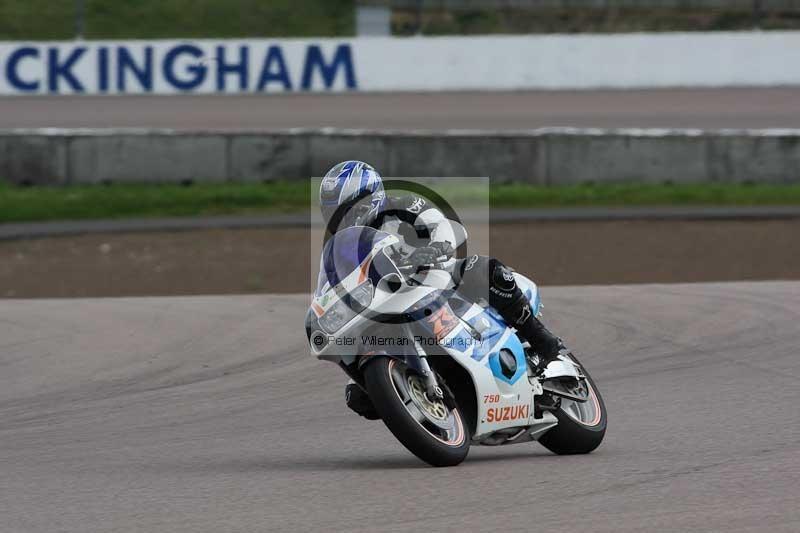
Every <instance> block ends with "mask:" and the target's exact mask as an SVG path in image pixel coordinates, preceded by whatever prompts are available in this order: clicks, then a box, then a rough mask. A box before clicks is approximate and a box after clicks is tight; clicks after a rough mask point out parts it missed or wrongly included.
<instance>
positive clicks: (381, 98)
mask: <svg viewBox="0 0 800 533" xmlns="http://www.w3.org/2000/svg"><path fill="white" fill-rule="evenodd" d="M559 126H571V127H598V128H627V127H633V128H705V129H718V128H796V127H800V88H760V89H660V90H630V91H620V90H617V91H613V90H593V91H521V92H494V93H491V92H456V93H357V94H293V95H244V96H232V95H229V96H217V95H207V96H197V95H191V96H190V95H186V96H74V97H64V96H55V97H53V96H35V97H11V98H0V129H4V128H39V127H60V128H77V127H93V128H116V127H158V128H175V129H208V128H213V129H237V128H256V129H283V128H295V127H305V128H320V127H338V128H381V129H395V130H414V129H422V130H445V129H489V130H493V129H496V130H523V129H531V128H539V127H559Z"/></svg>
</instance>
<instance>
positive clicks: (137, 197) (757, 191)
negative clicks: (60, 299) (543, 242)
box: [0, 181, 800, 223]
mask: <svg viewBox="0 0 800 533" xmlns="http://www.w3.org/2000/svg"><path fill="white" fill-rule="evenodd" d="M440 192H441V191H440ZM309 194H310V190H309V183H308V182H306V181H297V182H270V183H252V184H229V183H224V184H194V185H190V186H183V185H120V184H114V185H81V186H73V187H64V188H57V187H15V186H11V185H7V184H2V183H0V223H8V222H28V221H44V220H80V219H83V220H86V219H104V218H133V217H172V216H204V215H231V214H257V213H282V212H283V213H285V212H298V211H305V210H308V208H309V205H310V200H309ZM465 194H467V195H469V194H471V193H470V192H469V191H467V192H466V193H465V191H463V190H461V191H459V195H460V197H459V198H458V200H459V202H460V203H461V205H463V203H464V202H463V200H464V195H465ZM475 194H476V195H477V194H479V193H478V192H476V193H475ZM657 205H716V206H726V205H727V206H731V205H738V206H747V205H751V206H752V205H800V185H748V184H735V185H733V184H731V185H719V184H701V185H641V184H614V185H570V186H558V187H540V186H532V185H523V184H505V185H496V186H492V189H491V206H492V207H495V208H502V207H516V208H522V207H580V206H657Z"/></svg>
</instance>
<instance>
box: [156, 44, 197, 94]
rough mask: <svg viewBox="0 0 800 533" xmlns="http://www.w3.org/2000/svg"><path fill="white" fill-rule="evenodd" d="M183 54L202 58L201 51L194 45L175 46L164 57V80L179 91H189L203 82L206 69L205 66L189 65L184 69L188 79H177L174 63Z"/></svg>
mask: <svg viewBox="0 0 800 533" xmlns="http://www.w3.org/2000/svg"><path fill="white" fill-rule="evenodd" d="M183 54H186V55H190V56H192V57H194V58H196V59H200V58H201V57H203V51H202V50H201V49H200V48H198V47H196V46H194V45H191V44H182V45H180V46H176V47H175V48H173V49H172V50H170V51H169V52H167V55H166V56H165V57H164V64H163V71H164V78H165V79H166V80H167V83H169V84H170V85H172V86H173V87H175V88H176V89H180V90H181V91H190V90H192V89H194V88H196V87H198V86H199V85H201V84H202V83H203V81H205V79H206V73H207V72H208V69H207V68H206V66H205V65H203V64H201V63H199V62H198V63H196V64H192V65H189V66H188V67H187V68H186V70H187V72H188V73H189V74H190V75H191V76H190V77H189V78H186V79H181V78H179V77H178V76H177V75H176V74H175V61H177V59H178V57H179V56H181V55H183Z"/></svg>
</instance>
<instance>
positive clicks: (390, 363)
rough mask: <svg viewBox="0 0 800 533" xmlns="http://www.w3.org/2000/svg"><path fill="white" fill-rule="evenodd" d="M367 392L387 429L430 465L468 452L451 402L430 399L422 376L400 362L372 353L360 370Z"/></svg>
mask: <svg viewBox="0 0 800 533" xmlns="http://www.w3.org/2000/svg"><path fill="white" fill-rule="evenodd" d="M364 378H365V382H366V387H367V392H368V393H369V396H370V399H371V400H372V403H373V404H374V405H375V410H376V411H377V412H378V414H380V415H381V419H383V423H384V424H386V427H387V428H389V431H391V432H392V434H393V435H394V436H395V437H396V438H397V440H399V441H400V443H401V444H402V445H403V446H405V447H406V448H407V449H408V450H409V451H410V452H411V453H413V454H414V455H416V456H417V457H419V458H420V459H422V460H423V461H425V462H426V463H428V464H429V465H431V466H455V465H457V464H459V463H461V462H462V461H463V460H464V459H465V458H466V457H467V453H468V452H469V446H470V435H469V430H468V428H467V425H466V423H465V421H464V417H463V416H462V415H461V413H460V412H459V410H458V409H457V408H456V407H452V408H451V407H448V405H447V404H448V403H449V404H450V405H454V403H453V402H443V401H441V400H437V401H434V402H431V401H430V400H429V399H428V398H427V396H425V395H424V390H425V387H424V380H423V379H422V376H419V375H418V374H417V373H416V372H414V371H413V370H411V369H409V368H408V367H407V366H406V365H405V364H404V363H403V362H401V361H398V360H396V359H392V358H390V357H375V358H374V360H373V361H370V362H369V363H368V364H367V367H366V369H365V370H364Z"/></svg>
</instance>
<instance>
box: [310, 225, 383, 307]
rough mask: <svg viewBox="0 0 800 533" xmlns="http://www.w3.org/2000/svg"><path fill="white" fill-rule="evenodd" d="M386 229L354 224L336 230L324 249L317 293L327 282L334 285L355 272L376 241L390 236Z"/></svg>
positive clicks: (318, 293) (320, 292)
mask: <svg viewBox="0 0 800 533" xmlns="http://www.w3.org/2000/svg"><path fill="white" fill-rule="evenodd" d="M390 236H391V234H389V233H386V232H385V231H380V230H376V229H374V228H370V227H366V226H353V227H350V228H345V229H343V230H341V231H338V232H336V233H335V234H334V235H333V236H332V237H331V238H329V239H328V241H327V242H326V243H325V246H324V247H323V249H322V258H321V260H320V272H319V278H318V280H317V290H316V295H317V296H319V295H320V294H322V292H323V289H324V288H325V286H326V285H327V284H329V286H330V287H334V286H335V285H337V284H339V282H340V281H341V280H343V279H344V278H346V277H347V276H348V274H350V273H351V272H353V271H354V270H355V269H356V268H358V266H359V265H360V264H361V263H362V262H364V260H365V259H366V258H367V256H369V254H370V252H371V251H372V248H373V246H374V245H375V243H377V242H379V241H381V240H383V239H385V238H386V237H390Z"/></svg>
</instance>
